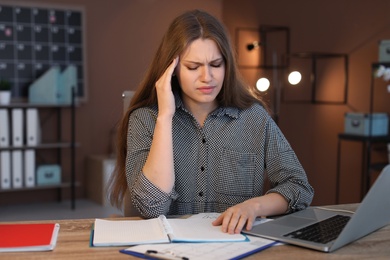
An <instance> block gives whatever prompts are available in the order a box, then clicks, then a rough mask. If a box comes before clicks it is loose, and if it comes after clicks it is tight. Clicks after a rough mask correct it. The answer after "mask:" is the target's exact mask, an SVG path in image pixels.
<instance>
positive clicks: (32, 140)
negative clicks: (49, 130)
mask: <svg viewBox="0 0 390 260" xmlns="http://www.w3.org/2000/svg"><path fill="white" fill-rule="evenodd" d="M26 139H27V140H26V143H27V145H28V146H36V145H38V144H39V143H40V142H41V129H40V124H39V113H38V109H37V108H27V109H26Z"/></svg>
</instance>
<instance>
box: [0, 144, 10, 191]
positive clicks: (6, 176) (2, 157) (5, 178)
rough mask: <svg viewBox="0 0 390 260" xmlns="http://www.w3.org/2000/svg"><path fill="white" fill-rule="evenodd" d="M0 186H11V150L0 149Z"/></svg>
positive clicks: (6, 187)
mask: <svg viewBox="0 0 390 260" xmlns="http://www.w3.org/2000/svg"><path fill="white" fill-rule="evenodd" d="M0 178H1V179H0V180H1V182H0V188H1V189H10V188H11V152H10V151H0Z"/></svg>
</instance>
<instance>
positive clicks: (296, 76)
mask: <svg viewBox="0 0 390 260" xmlns="http://www.w3.org/2000/svg"><path fill="white" fill-rule="evenodd" d="M301 80H302V75H301V73H300V72H299V71H293V72H291V73H290V74H289V75H288V82H289V83H290V84H291V85H297V84H298V83H299V82H301Z"/></svg>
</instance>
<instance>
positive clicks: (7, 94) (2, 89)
mask: <svg viewBox="0 0 390 260" xmlns="http://www.w3.org/2000/svg"><path fill="white" fill-rule="evenodd" d="M10 102H11V83H10V82H9V81H8V80H5V79H1V80H0V104H1V105H8V104H9V103H10Z"/></svg>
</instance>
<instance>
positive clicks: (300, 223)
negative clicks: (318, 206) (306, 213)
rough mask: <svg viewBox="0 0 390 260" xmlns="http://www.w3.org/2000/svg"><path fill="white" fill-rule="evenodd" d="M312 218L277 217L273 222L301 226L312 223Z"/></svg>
mask: <svg viewBox="0 0 390 260" xmlns="http://www.w3.org/2000/svg"><path fill="white" fill-rule="evenodd" d="M313 222H314V220H313V219H307V218H299V217H293V216H289V217H288V218H283V219H278V220H277V222H275V224H278V225H283V226H287V227H297V228H298V227H302V226H305V225H309V224H311V223H313Z"/></svg>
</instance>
